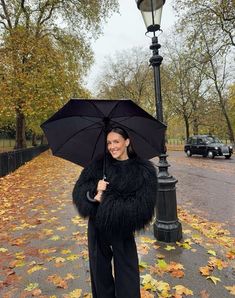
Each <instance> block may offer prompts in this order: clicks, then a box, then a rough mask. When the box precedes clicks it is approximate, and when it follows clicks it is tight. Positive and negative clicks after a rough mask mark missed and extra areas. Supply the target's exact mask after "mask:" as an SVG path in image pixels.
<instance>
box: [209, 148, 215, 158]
mask: <svg viewBox="0 0 235 298" xmlns="http://www.w3.org/2000/svg"><path fill="white" fill-rule="evenodd" d="M207 156H208V157H209V158H211V159H213V158H214V157H215V156H214V153H213V151H211V150H209V151H208V152H207Z"/></svg>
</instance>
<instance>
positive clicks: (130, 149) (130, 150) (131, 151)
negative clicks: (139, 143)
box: [108, 127, 137, 158]
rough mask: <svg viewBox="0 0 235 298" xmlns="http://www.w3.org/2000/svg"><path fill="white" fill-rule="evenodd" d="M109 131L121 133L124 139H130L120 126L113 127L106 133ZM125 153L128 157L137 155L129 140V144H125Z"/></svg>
mask: <svg viewBox="0 0 235 298" xmlns="http://www.w3.org/2000/svg"><path fill="white" fill-rule="evenodd" d="M110 132H115V133H118V134H119V135H121V136H122V137H123V138H124V139H125V140H126V139H129V140H130V137H129V135H128V133H127V132H126V131H125V130H124V129H123V128H121V127H113V128H111V129H110V130H109V132H108V134H109V133H110ZM127 155H128V157H129V158H134V157H136V156H137V154H136V152H135V151H134V149H133V147H132V145H131V140H130V142H129V145H128V146H127Z"/></svg>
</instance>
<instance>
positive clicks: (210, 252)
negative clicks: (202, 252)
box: [207, 249, 216, 256]
mask: <svg viewBox="0 0 235 298" xmlns="http://www.w3.org/2000/svg"><path fill="white" fill-rule="evenodd" d="M207 252H208V254H209V255H212V256H216V252H215V251H214V250H211V249H209V250H208V251H207Z"/></svg>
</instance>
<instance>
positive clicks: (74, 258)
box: [66, 255, 79, 261]
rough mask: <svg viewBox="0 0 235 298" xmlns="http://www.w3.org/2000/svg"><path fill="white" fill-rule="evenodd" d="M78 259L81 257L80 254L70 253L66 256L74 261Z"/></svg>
mask: <svg viewBox="0 0 235 298" xmlns="http://www.w3.org/2000/svg"><path fill="white" fill-rule="evenodd" d="M77 259H79V256H78V255H70V256H68V257H67V258H66V260H68V261H74V260H77Z"/></svg>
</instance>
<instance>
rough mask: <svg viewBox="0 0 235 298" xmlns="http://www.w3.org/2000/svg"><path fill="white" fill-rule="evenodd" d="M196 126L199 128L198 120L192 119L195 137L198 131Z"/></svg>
mask: <svg viewBox="0 0 235 298" xmlns="http://www.w3.org/2000/svg"><path fill="white" fill-rule="evenodd" d="M198 126H199V125H198V119H197V118H194V119H193V134H195V135H198V131H199V129H198Z"/></svg>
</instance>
